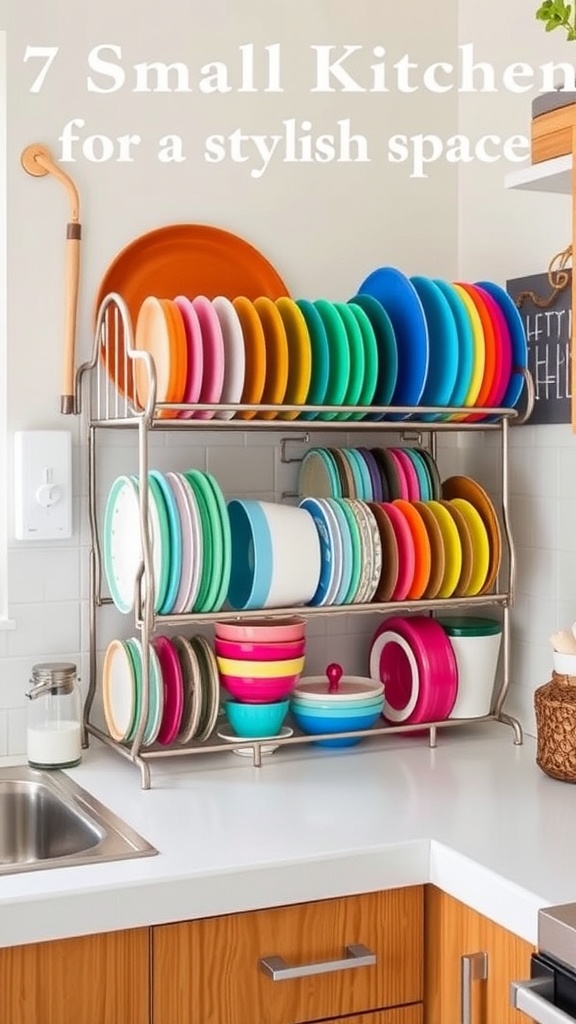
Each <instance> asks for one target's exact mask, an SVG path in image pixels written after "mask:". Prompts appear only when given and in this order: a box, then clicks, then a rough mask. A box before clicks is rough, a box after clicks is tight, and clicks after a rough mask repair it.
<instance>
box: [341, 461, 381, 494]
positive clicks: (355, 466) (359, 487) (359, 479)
mask: <svg viewBox="0 0 576 1024" xmlns="http://www.w3.org/2000/svg"><path fill="white" fill-rule="evenodd" d="M342 451H343V452H344V455H345V456H346V458H347V459H348V462H349V463H350V467H351V469H352V472H353V474H354V479H355V481H356V497H357V498H360V500H361V501H373V499H374V496H373V494H372V480H371V479H370V473H369V472H368V466H367V465H366V462H365V461H364V459H363V458H362V455H361V454H360V452H358V451H356V449H355V448H343V449H342Z"/></svg>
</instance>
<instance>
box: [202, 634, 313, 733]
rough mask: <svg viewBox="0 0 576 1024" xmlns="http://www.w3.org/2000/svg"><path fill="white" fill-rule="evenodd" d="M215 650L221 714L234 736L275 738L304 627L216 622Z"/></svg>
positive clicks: (296, 670) (298, 664) (296, 672)
mask: <svg viewBox="0 0 576 1024" xmlns="http://www.w3.org/2000/svg"><path fill="white" fill-rule="evenodd" d="M214 629H215V634H216V636H215V640H214V649H215V652H216V661H217V663H218V671H219V673H220V682H221V685H222V687H223V688H224V689H225V690H226V691H227V694H228V695H229V696H227V697H226V698H225V700H224V702H223V708H224V713H225V715H226V717H227V719H228V721H229V723H230V725H231V726H232V729H233V730H234V732H235V733H236V735H237V736H240V737H243V738H249V739H255V738H260V737H269V736H277V735H278V734H279V733H280V730H281V728H282V725H283V722H284V719H285V718H286V715H287V714H288V710H289V706H290V702H289V699H288V698H289V696H290V694H291V692H292V690H293V689H294V687H295V686H296V684H297V682H298V680H299V678H300V675H301V673H302V669H303V668H304V657H305V650H306V636H305V629H306V622H305V620H304V619H303V618H300V617H299V616H288V617H285V618H281V619H276V620H272V619H267V618H263V619H245V620H242V619H236V620H234V621H233V622H216V623H215V626H214Z"/></svg>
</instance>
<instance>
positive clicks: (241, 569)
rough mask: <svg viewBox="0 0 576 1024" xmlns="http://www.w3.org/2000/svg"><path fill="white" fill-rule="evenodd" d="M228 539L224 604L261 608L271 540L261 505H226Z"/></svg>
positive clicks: (252, 502) (269, 578) (236, 502)
mask: <svg viewBox="0 0 576 1024" xmlns="http://www.w3.org/2000/svg"><path fill="white" fill-rule="evenodd" d="M227 508H228V518H229V520H230V532H231V538H232V564H231V571H230V585H229V588H228V603H229V604H230V605H231V607H232V608H235V609H237V610H239V611H245V610H246V609H249V608H262V607H263V606H264V604H265V602H266V598H267V597H268V591H269V590H270V584H271V582H272V560H273V552H272V539H271V536H270V528H269V526H268V522H267V520H266V516H265V514H264V512H263V511H262V507H261V503H260V502H259V501H255V500H244V501H241V500H240V499H239V498H233V499H232V501H229V502H228V506H227Z"/></svg>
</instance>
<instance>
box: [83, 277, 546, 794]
mask: <svg viewBox="0 0 576 1024" xmlns="http://www.w3.org/2000/svg"><path fill="white" fill-rule="evenodd" d="M138 362H139V363H140V367H139V370H140V374H142V372H145V374H146V375H147V379H148V388H147V401H146V404H145V406H144V407H143V408H142V407H140V406H139V404H138V402H137V399H136V395H135V394H129V393H128V392H127V391H126V393H122V392H121V391H120V390H118V389H117V388H116V387H115V385H114V384H113V382H112V380H115V381H118V380H122V381H124V382H126V381H128V380H130V379H133V376H134V375H133V374H132V373H131V372H130V373H129V369H130V371H131V370H132V368H134V367H135V366H136V364H137V363H138ZM143 368H144V369H143ZM514 372H515V373H521V374H522V375H523V377H524V380H525V387H524V392H525V399H526V401H525V406H526V407H525V411H524V412H523V413H520V412H519V411H518V410H517V409H504V408H498V409H493V408H490V409H481V410H477V409H475V410H474V412H475V414H476V413H481V414H482V415H483V416H485V417H489V419H481V420H476V421H474V422H461V421H456V420H452V421H451V420H447V419H445V418H443V419H434V418H429V419H427V418H425V417H427V416H429V414H439V415H440V416H444V417H445V416H446V415H447V414H450V413H454V414H458V413H462V412H463V411H466V410H462V409H461V408H455V407H448V408H441V409H439V408H436V407H428V406H427V407H421V408H420V407H419V408H417V409H412V408H407V407H400V406H394V408H393V409H392V408H388V407H380V406H372V407H371V412H373V413H383V414H394V416H395V419H394V420H391V419H388V420H387V419H383V420H379V421H378V422H373V421H366V420H364V421H362V420H356V421H354V423H353V424H352V423H350V422H347V421H346V420H330V421H329V422H326V421H325V420H318V419H317V420H307V421H306V423H305V426H304V425H303V422H302V420H300V421H299V420H298V419H292V420H282V422H281V424H280V423H279V422H278V421H276V422H274V421H271V420H270V419H263V418H259V414H261V413H263V412H268V411H280V410H281V411H282V412H302V411H310V412H338V411H341V410H340V408H339V407H336V406H312V405H310V406H308V405H302V406H291V405H282V406H277V405H258V406H256V405H242V404H234V405H224V404H222V405H206V404H197V405H185V404H172V405H169V404H167V403H159V402H157V401H156V373H155V366H154V362H153V359H152V357H151V356H150V354H149V353H147V352H144V351H141V350H138V349H136V347H135V345H134V335H133V328H132V323H131V318H130V314H129V311H128V307H127V305H126V303H125V302H124V300H123V298H122V297H121V296H120V295H118V294H116V293H112V294H109V295H107V296H106V297H105V298H104V300H103V302H102V303H101V306H100V309H99V312H98V316H97V322H96V328H95V334H94V342H93V348H92V354H91V357H90V359H89V360H88V361H87V362H85V363H83V364H82V365H81V366H80V367H79V368H78V371H77V374H76V396H75V401H76V410H75V411H76V412H77V413H82V414H83V415H84V417H85V423H86V429H87V449H88V506H89V521H90V537H91V545H90V618H89V632H90V654H89V659H90V660H89V685H88V692H87V696H86V700H85V706H84V742H85V744H86V745H87V744H88V737H89V736H90V735H91V736H95V737H97V738H98V739H99V740H101V741H102V742H103V743H105V744H107V745H108V746H109V747H111V748H112V749H114V750H116V751H117V752H118V753H119V754H120V755H121V756H123V757H124V758H127V759H128V760H130V761H131V762H133V763H134V764H135V765H137V766H138V767H139V769H140V773H141V783H142V787H143V788H145V789H149V788H150V785H151V774H150V766H151V763H152V762H154V761H155V760H157V759H159V758H167V757H183V756H184V757H189V756H192V755H198V754H205V753H213V752H216V751H223V750H228V751H229V750H231V749H234V746H236V747H237V748H240V747H246V746H249V747H251V748H252V758H253V764H254V765H255V766H260V765H261V763H262V747H263V746H264V745H265V743H266V742H267V741H266V740H250V741H246V740H240V739H239V740H238V743H237V744H235V745H231V744H230V743H221V742H219V741H214V740H212V739H209V740H208V741H205V742H194V741H193V742H192V743H191V744H189V745H186V746H171V747H160V746H158V745H153V746H151V747H146V748H143V742H142V741H143V736H144V730H145V726H146V721H147V716H148V710H149V678H148V676H149V659H148V657H147V656H146V652H147V651H148V646H149V644H150V642H151V640H152V638H153V636H154V634H155V632H156V630H157V629H158V627H159V625H162V627H163V628H164V627H171V626H190V625H193V624H200V623H202V624H205V623H210V622H214V621H215V620H217V619H218V620H222V619H236V618H239V617H241V618H242V619H249V618H251V617H259V616H261V615H262V614H263V613H262V611H247V612H242V613H241V615H240V613H239V612H237V611H229V610H224V611H218V612H211V613H201V614H197V613H195V614H190V615H163V616H159V615H158V614H157V613H156V612H155V610H154V583H153V560H152V559H153V552H152V539H151V535H150V528H149V518H148V506H149V491H148V486H147V481H148V470H149V458H150V454H149V442H150V437H151V435H152V434H154V433H156V432H159V431H165V432H168V433H172V432H174V431H187V432H189V433H190V434H191V435H198V432H201V431H206V430H210V431H213V430H218V431H229V432H231V433H236V434H237V433H238V432H242V433H246V432H261V431H268V432H270V431H271V430H272V429H273V430H274V431H278V430H281V431H282V433H285V434H286V437H285V438H283V440H282V442H281V444H282V454H283V456H284V455H285V445H286V442H287V441H288V440H294V439H296V438H297V436H298V434H299V435H300V437H301V436H302V434H303V433H304V432H305V434H306V439H307V438H308V436H309V435H310V434H312V433H314V432H315V431H318V430H321V431H323V432H326V431H330V432H331V431H335V432H346V433H349V434H352V433H353V434H356V433H357V432H358V433H361V434H364V433H365V432H368V431H369V432H371V433H372V434H374V433H376V432H377V433H378V435H379V436H380V435H386V434H388V435H389V434H390V433H394V434H396V435H398V434H400V435H402V437H403V439H404V438H406V437H408V435H409V438H410V440H413V439H414V436H415V435H416V436H417V437H418V439H419V441H421V442H422V443H425V444H426V445H427V447H428V448H429V450H430V451H431V453H432V454H433V455H435V452H436V441H437V435H438V434H441V433H444V432H447V431H450V432H454V431H465V432H467V433H468V432H470V431H490V432H495V433H497V434H498V435H499V438H500V442H499V449H500V462H501V506H500V509H501V525H502V531H503V539H504V544H503V547H504V555H505V557H504V558H503V561H502V566H501V569H500V573H499V575H498V578H497V580H496V584H495V587H494V590H493V592H492V593H488V594H481V595H479V596H477V597H468V598H444V599H434V600H417V601H416V600H408V601H403V602H389V603H375V602H370V603H368V604H354V605H350V604H348V605H338V606H330V607H325V606H322V607H310V606H306V607H297V608H275V609H266V611H265V614H266V615H267V616H285V615H294V614H297V615H303V616H306V617H313V616H318V615H324V616H326V615H330V616H332V615H338V614H346V615H351V614H353V615H362V614H365V613H374V612H381V613H382V614H387V613H398V612H399V611H400V610H401V611H403V612H418V613H424V614H433V613H437V612H446V611H448V610H450V611H452V610H453V609H455V608H466V609H469V610H470V609H471V610H474V611H477V610H478V609H480V608H484V607H486V606H495V607H498V608H500V609H501V611H502V670H501V675H500V683H499V686H498V688H497V691H496V692H495V694H494V697H493V702H492V707H491V710H490V714H488V715H486V716H484V717H482V718H474V719H446V720H443V721H439V722H429V723H425V724H423V725H422V724H418V725H399V726H394V727H390V726H388V725H384V724H382V726H375V727H373V728H371V729H369V730H362V731H358V732H356V733H355V735H356V736H370V737H374V736H390V735H396V734H398V733H403V732H404V733H406V732H413V731H419V732H422V731H423V730H426V731H427V733H428V739H429V744H430V746H435V745H436V743H437V733H438V730H439V729H446V728H455V727H457V726H460V725H466V724H468V725H469V724H470V723H471V722H473V723H474V724H478V723H488V722H501V723H504V724H506V725H508V726H509V727H510V728H511V729H512V731H513V741H514V743H516V744H521V743H522V729H521V726H520V723H519V722H518V721H517V720H516V719H514V718H512V717H511V716H510V715H508V714H507V713H506V712H505V711H504V710H503V708H504V702H505V700H506V695H507V693H508V689H509V685H510V653H511V652H510V609H511V607H512V605H513V602H514V591H515V576H516V559H515V553H514V544H513V538H512V531H511V526H510V518H509V504H508V461H509V430H510V426H511V425H517V424H520V423H522V422H525V421H526V419H528V417H529V415H530V412H531V409H532V405H533V401H534V389H533V384H532V379H531V377H530V374H529V372H528V371H527V370H525V369H515V370H514ZM111 378H112V379H111ZM166 410H172V411H176V410H189V411H200V410H222V411H223V410H229V411H230V410H231V411H234V412H239V411H250V412H253V413H255V416H254V418H253V419H249V420H246V419H210V420H201V419H181V418H180V419H178V418H166ZM347 410H348V407H347ZM349 411H350V412H364V413H365V412H366V409H365V408H364V407H361V406H350V407H349ZM467 411H468V412H469V410H467ZM399 418H404V422H403V423H399V422H398V420H399ZM115 430H120V431H129V432H131V433H132V434H133V435H135V436H136V438H137V459H138V476H139V480H140V487H139V518H140V532H141V548H142V560H141V563H140V566H139V570H138V574H137V578H136V581H135V601H134V608H135V626H136V628H137V629H138V630H139V632H140V636H141V643H142V651H143V654H144V656H143V658H142V695H141V698H142V699H141V705H140V714H139V721H138V724H137V728H136V731H135V734H134V737H133V739H132V741H131V742H130V743H121V742H117V741H116V740H114V739H112V738H111V737H110V736H109V735H108V734H107V733H106V732H105V731H104V730H103V729H102V728H100V727H99V726H98V725H96V724H95V722H94V720H93V710H94V702H95V697H96V694H97V690H98V685H99V679H98V664H97V650H98V615H99V613H100V610H101V609H102V607H103V606H106V605H109V604H111V603H112V599H111V598H110V597H109V596H108V595H107V594H106V593H105V588H104V580H103V564H102V524H101V514H100V513H99V510H98V507H97V481H98V478H99V462H100V444H101V438H102V435H103V434H104V433H105V432H109V431H115ZM341 735H348V736H349V735H350V733H346V734H330V736H329V737H328V736H324V737H323V736H317V735H315V736H310V735H297V734H294V735H292V736H290V737H287V738H278V739H276V738H275V741H274V742H275V743H277V744H278V745H279V746H284V745H293V744H303V743H310V742H315V741H317V740H319V739H323V738H324V739H328V738H330V739H334V738H337V737H338V736H341ZM268 742H269V741H268Z"/></svg>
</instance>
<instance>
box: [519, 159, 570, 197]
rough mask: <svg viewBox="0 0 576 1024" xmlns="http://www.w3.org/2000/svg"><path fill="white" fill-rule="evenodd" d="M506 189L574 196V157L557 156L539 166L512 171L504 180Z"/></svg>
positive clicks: (533, 165) (534, 165)
mask: <svg viewBox="0 0 576 1024" xmlns="http://www.w3.org/2000/svg"><path fill="white" fill-rule="evenodd" d="M504 184H505V186H506V188H515V189H521V190H522V191H524V192H552V193H556V194H557V195H566V196H569V195H572V157H571V156H557V157H554V159H553V160H544V161H543V162H542V163H539V164H530V166H528V167H522V168H520V170H518V171H512V172H511V173H510V174H507V175H506V178H505V179H504Z"/></svg>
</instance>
